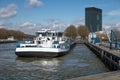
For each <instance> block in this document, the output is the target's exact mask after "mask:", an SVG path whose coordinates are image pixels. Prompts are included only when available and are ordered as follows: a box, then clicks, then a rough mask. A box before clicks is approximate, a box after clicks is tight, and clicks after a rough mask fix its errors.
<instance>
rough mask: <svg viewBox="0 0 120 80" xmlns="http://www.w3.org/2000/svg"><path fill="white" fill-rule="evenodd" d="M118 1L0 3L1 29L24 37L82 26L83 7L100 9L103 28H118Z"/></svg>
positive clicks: (22, 0)
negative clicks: (19, 33)
mask: <svg viewBox="0 0 120 80" xmlns="http://www.w3.org/2000/svg"><path fill="white" fill-rule="evenodd" d="M119 3H120V0H0V28H6V29H12V30H20V31H22V32H24V33H27V34H34V33H35V32H36V31H38V30H41V29H45V28H49V29H53V30H58V31H64V30H65V29H66V27H68V26H69V25H70V24H72V25H75V26H76V27H77V26H78V25H85V8H86V7H97V8H100V9H102V17H103V18H102V26H103V27H104V28H106V29H109V30H110V29H113V28H119V29H120V5H119Z"/></svg>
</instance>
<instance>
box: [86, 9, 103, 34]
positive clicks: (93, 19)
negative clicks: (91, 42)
mask: <svg viewBox="0 0 120 80" xmlns="http://www.w3.org/2000/svg"><path fill="white" fill-rule="evenodd" d="M85 25H86V26H87V27H88V28H89V30H90V32H97V31H102V9H99V8H95V7H88V8H85Z"/></svg>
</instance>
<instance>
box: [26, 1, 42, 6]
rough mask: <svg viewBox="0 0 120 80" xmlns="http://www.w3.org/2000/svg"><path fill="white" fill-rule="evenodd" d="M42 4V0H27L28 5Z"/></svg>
mask: <svg viewBox="0 0 120 80" xmlns="http://www.w3.org/2000/svg"><path fill="white" fill-rule="evenodd" d="M42 5H43V2H42V1H40V0H29V1H28V5H27V6H28V7H40V6H42Z"/></svg>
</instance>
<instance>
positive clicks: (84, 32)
mask: <svg viewBox="0 0 120 80" xmlns="http://www.w3.org/2000/svg"><path fill="white" fill-rule="evenodd" d="M114 31H115V33H116V34H117V36H118V39H119V41H120V30H119V29H117V28H115V29H114ZM89 33H90V31H89V29H88V27H87V26H85V25H79V26H77V27H76V26H74V25H69V26H68V27H67V28H66V29H65V31H64V35H65V36H67V37H69V38H72V39H75V38H76V36H81V38H82V39H85V38H86V37H88V35H89ZM96 37H98V38H100V39H101V40H103V41H108V37H107V35H106V34H105V33H104V32H103V33H99V32H98V33H96Z"/></svg>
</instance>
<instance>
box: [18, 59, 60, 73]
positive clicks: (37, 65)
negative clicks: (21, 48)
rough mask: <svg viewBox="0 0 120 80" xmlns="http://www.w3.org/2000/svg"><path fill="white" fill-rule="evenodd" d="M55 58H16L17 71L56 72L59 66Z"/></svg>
mask: <svg viewBox="0 0 120 80" xmlns="http://www.w3.org/2000/svg"><path fill="white" fill-rule="evenodd" d="M59 62H60V61H59V60H58V59H57V58H51V59H39V58H16V65H17V69H20V70H24V69H25V70H26V69H27V70H38V69H41V70H43V71H51V72H57V67H58V66H59Z"/></svg>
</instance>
